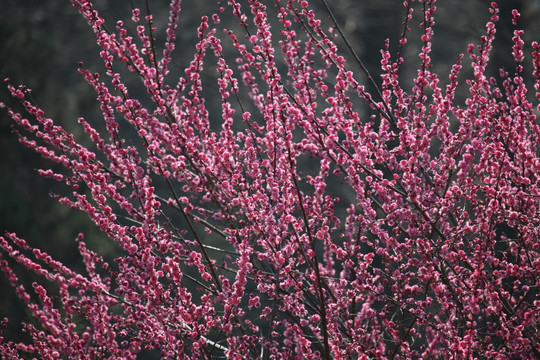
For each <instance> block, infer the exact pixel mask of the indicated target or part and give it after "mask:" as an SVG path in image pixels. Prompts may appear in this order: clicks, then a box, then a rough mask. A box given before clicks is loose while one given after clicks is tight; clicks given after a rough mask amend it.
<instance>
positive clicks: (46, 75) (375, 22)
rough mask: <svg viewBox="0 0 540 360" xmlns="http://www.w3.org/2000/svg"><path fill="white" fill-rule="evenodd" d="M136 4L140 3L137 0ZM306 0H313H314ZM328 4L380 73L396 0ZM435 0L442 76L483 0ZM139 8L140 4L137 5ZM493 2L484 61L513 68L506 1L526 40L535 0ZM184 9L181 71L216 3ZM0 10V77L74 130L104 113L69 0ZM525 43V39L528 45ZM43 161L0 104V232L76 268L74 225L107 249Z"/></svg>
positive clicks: (158, 7)
mask: <svg viewBox="0 0 540 360" xmlns="http://www.w3.org/2000/svg"><path fill="white" fill-rule="evenodd" d="M135 3H136V4H138V2H137V1H135ZM139 3H140V1H139ZM271 3H273V2H271ZM313 3H314V4H316V5H317V6H319V2H318V1H317V0H313ZM329 4H330V6H331V7H332V10H333V11H334V13H335V15H336V17H337V19H338V21H339V22H340V24H341V25H342V28H343V30H344V31H345V33H346V34H347V35H348V36H349V40H350V41H351V43H352V45H353V46H354V47H355V49H356V51H357V52H358V53H359V55H360V56H361V58H362V60H363V61H364V62H365V64H366V65H367V67H368V69H369V70H370V71H371V72H372V74H373V75H376V74H378V69H379V65H378V64H379V61H380V52H379V49H380V48H381V47H382V46H383V44H384V40H385V39H386V38H390V39H391V40H392V41H393V43H392V45H391V48H392V49H395V46H396V42H397V39H399V35H400V34H401V32H402V25H401V22H402V21H403V15H404V10H403V7H402V6H401V4H402V1H399V0H378V1H358V0H338V1H329ZM95 5H96V8H97V9H98V10H99V11H100V12H101V14H102V15H103V16H104V17H105V18H106V19H108V20H109V24H114V23H115V20H116V19H118V18H124V19H125V18H128V17H129V16H130V13H129V9H130V5H129V0H114V1H113V0H108V1H107V0H99V1H95ZM150 5H151V7H152V11H153V13H154V15H155V17H156V24H157V25H158V28H159V29H160V30H163V27H164V24H165V22H166V20H167V17H168V14H167V13H168V8H167V1H162V0H160V1H151V2H150ZM437 5H438V9H439V10H438V12H437V17H436V26H435V37H434V44H433V53H432V57H433V62H434V66H435V70H436V71H438V72H439V74H440V76H441V79H442V80H443V81H444V80H446V79H447V73H448V70H449V69H450V66H451V65H452V63H453V62H454V61H455V60H456V58H457V54H458V53H461V52H465V51H466V45H467V44H468V43H469V42H475V41H476V40H477V39H478V36H479V35H480V34H482V33H483V31H484V25H485V22H486V21H487V19H488V17H489V13H488V6H489V1H480V0H453V1H440V2H439V3H438V4H437ZM139 6H141V7H144V4H143V3H141V4H140V5H139ZM500 6H501V18H502V19H501V22H500V24H499V27H498V32H497V41H496V48H495V51H494V53H493V55H492V68H491V69H495V68H498V67H505V68H507V69H508V70H511V69H512V66H513V65H512V56H511V38H512V27H511V25H510V18H511V17H510V11H511V9H512V8H518V9H519V10H520V11H521V13H522V15H523V17H522V20H521V22H520V26H521V27H522V28H524V29H525V30H526V34H525V38H526V40H527V42H528V43H530V41H531V40H539V41H540V39H539V37H540V25H539V24H540V21H539V20H540V1H539V0H515V1H514V0H503V1H501V5H500ZM183 9H184V11H183V12H182V14H181V17H180V27H179V30H178V34H179V41H180V42H179V46H178V47H177V51H176V59H175V63H174V64H173V65H172V69H173V71H177V73H178V74H179V71H180V70H181V69H182V68H183V67H184V66H186V65H187V64H188V62H189V61H190V60H191V56H192V54H193V51H192V48H191V47H190V45H192V44H193V41H194V37H195V35H196V26H197V25H198V23H199V19H200V16H201V15H202V14H204V13H207V14H211V13H213V12H214V11H215V9H216V6H215V2H214V1H212V0H197V1H194V0H191V1H187V0H186V1H184V2H183ZM0 14H2V21H1V22H0V78H1V79H4V78H6V77H9V78H11V82H12V84H14V85H18V84H24V85H26V86H28V87H29V88H31V89H32V90H33V92H32V94H33V95H32V96H33V100H34V101H35V103H36V105H38V106H39V107H41V108H43V109H44V110H46V113H47V116H48V117H50V118H53V119H54V120H55V121H56V123H57V124H58V125H62V126H64V127H65V128H66V129H67V130H68V131H70V132H73V133H74V134H75V136H76V137H77V136H80V135H81V130H80V128H79V127H78V124H77V121H76V120H77V118H78V117H80V116H84V117H85V118H86V119H87V120H89V121H90V122H91V123H99V121H100V118H101V115H100V111H99V106H98V103H97V101H96V100H95V94H94V93H93V91H92V89H91V88H90V86H89V85H88V84H87V83H86V82H85V81H84V80H83V78H82V76H81V75H80V74H79V73H78V72H77V67H78V63H79V62H80V61H83V62H84V64H85V66H86V67H87V68H90V69H92V70H93V71H102V70H103V67H102V63H101V62H100V59H99V57H98V53H99V49H98V47H97V45H96V42H95V38H94V35H93V32H92V30H91V29H90V28H89V27H88V26H87V24H86V22H85V21H84V19H83V18H82V17H81V16H80V15H79V14H78V12H77V10H76V9H75V8H73V7H72V6H71V5H70V2H69V1H57V0H54V1H53V0H0ZM419 15H420V12H419V11H415V14H414V16H415V18H417V17H418V16H419ZM321 18H326V16H324V15H323V16H321ZM230 21H234V19H230ZM110 27H111V28H112V27H113V26H112V25H111V26H110ZM414 30H416V28H415V29H414ZM158 31H159V30H158ZM413 39H414V37H413V36H411V38H410V46H409V47H408V48H407V52H408V55H407V56H409V57H410V58H411V59H414V60H413V62H412V63H411V66H410V67H409V68H408V71H410V73H409V74H408V75H407V76H408V78H412V76H413V75H414V72H413V71H415V69H416V68H415V64H416V63H415V62H414V61H417V59H418V57H417V56H416V54H417V53H418V51H419V50H420V48H419V45H418V44H416V43H415V41H414V40H413ZM527 49H530V47H529V46H527ZM182 53H184V54H185V53H187V54H188V55H189V57H187V58H186V57H185V56H184V57H182ZM351 69H352V70H353V71H356V70H358V69H357V68H353V67H352V68H351ZM528 73H529V74H530V71H529V72H528ZM407 76H406V78H407ZM0 101H3V102H4V103H6V104H7V105H9V106H11V107H13V108H14V109H20V107H19V106H18V104H17V103H16V102H15V101H13V100H12V99H11V97H10V95H9V93H8V91H7V89H6V87H5V86H4V85H3V84H2V85H1V86H0ZM50 166H51V164H50V163H49V162H46V161H43V160H42V159H41V158H40V157H39V156H37V155H36V154H35V153H34V152H33V151H31V150H29V149H26V148H25V147H24V146H22V145H21V144H19V143H18V141H17V139H16V136H15V135H14V134H13V132H12V121H11V119H10V118H9V117H8V116H7V114H6V111H3V110H2V111H0V232H2V233H3V232H4V231H9V232H16V233H17V234H18V235H19V236H20V237H21V238H24V239H26V240H27V241H28V242H29V243H30V244H31V245H33V246H38V247H40V248H42V249H43V250H45V251H48V252H49V253H51V254H52V255H53V256H54V257H55V258H57V259H59V260H62V261H63V262H64V263H65V264H66V265H68V266H72V267H75V268H78V269H80V266H81V264H80V260H79V259H80V257H79V256H78V252H77V249H76V245H75V243H74V241H73V240H74V239H75V237H76V235H77V234H78V233H79V232H83V233H85V238H86V240H87V241H88V243H89V245H90V246H91V247H93V248H95V249H98V250H102V251H105V252H109V253H114V249H113V248H112V247H111V245H110V244H108V242H107V241H106V240H105V238H104V236H103V234H101V233H100V231H99V230H98V229H97V228H96V227H95V226H94V225H93V224H92V223H91V222H90V221H89V220H88V219H87V218H86V217H85V215H84V214H82V213H79V212H76V211H73V210H71V209H69V208H67V207H65V206H62V205H59V204H58V203H57V202H56V201H55V200H53V199H52V198H51V196H50V194H51V193H54V194H62V193H64V192H65V191H66V190H68V189H67V188H66V187H65V186H63V185H62V184H61V183H57V182H55V181H51V180H49V179H43V178H41V177H40V176H39V175H38V174H37V171H36V169H39V168H45V169H47V168H49V167H50ZM17 269H18V270H21V269H20V268H17ZM18 274H21V279H22V280H23V281H24V282H26V283H28V282H31V281H34V278H33V276H32V275H31V274H28V273H26V272H24V271H23V272H21V271H19V272H18ZM6 316H8V317H9V318H10V327H9V328H8V329H7V331H6V332H5V334H4V335H5V336H6V337H7V338H18V337H19V335H20V333H19V332H20V326H19V325H18V324H19V323H20V322H21V321H22V320H23V319H26V318H27V315H26V313H25V310H24V308H23V306H22V305H21V304H20V303H19V302H18V300H17V299H16V298H15V297H14V291H13V289H12V288H11V287H10V285H9V283H8V282H7V281H6V279H5V277H4V276H3V274H2V275H0V318H3V317H6Z"/></svg>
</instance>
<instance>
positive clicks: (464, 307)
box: [0, 0, 540, 359]
mask: <svg viewBox="0 0 540 360" xmlns="http://www.w3.org/2000/svg"><path fill="white" fill-rule="evenodd" d="M72 3H73V5H74V6H75V7H76V8H78V10H79V11H80V13H81V15H82V16H83V17H84V18H85V19H86V21H87V22H88V24H89V25H90V26H91V27H92V29H93V30H94V32H95V35H96V38H97V43H98V45H99V47H100V49H101V50H100V56H101V59H102V60H103V63H104V68H105V70H104V72H103V73H102V74H99V73H92V72H91V71H89V70H87V69H85V67H84V65H82V64H81V66H80V70H79V71H80V73H81V74H82V76H83V77H84V79H85V80H86V81H87V82H88V83H89V84H90V86H92V87H93V89H94V90H95V92H96V94H97V99H98V101H99V104H100V107H101V111H102V114H103V124H99V126H98V125H96V124H92V123H91V122H90V121H88V120H87V119H85V118H79V120H78V121H79V123H80V126H81V127H82V128H83V129H84V131H85V133H86V134H87V136H88V138H87V139H84V140H82V139H81V140H79V139H76V138H75V137H74V136H73V135H72V134H70V133H68V132H67V131H66V130H64V129H63V128H62V127H60V126H58V125H56V124H55V122H54V121H53V120H51V119H49V118H47V117H46V115H45V112H44V111H43V110H42V109H40V108H38V107H37V106H35V105H34V104H33V102H32V101H31V97H30V96H29V90H28V89H26V88H24V87H23V86H15V85H12V84H11V83H10V82H9V81H8V87H9V89H10V90H11V93H12V95H13V96H14V97H15V98H17V99H19V100H20V102H21V104H22V105H23V106H24V108H25V110H26V113H24V114H21V113H18V112H16V111H14V110H11V109H9V108H7V106H5V105H3V104H2V107H3V108H6V109H7V110H6V111H7V112H8V113H9V115H10V116H11V117H12V118H13V120H14V122H15V123H16V125H17V126H18V128H19V131H20V134H19V138H20V141H21V143H22V144H24V145H25V146H27V147H29V148H31V149H34V150H35V151H36V152H38V153H39V154H41V155H42V156H43V157H44V158H47V159H50V160H51V161H52V162H54V163H56V164H59V165H61V168H62V169H63V170H62V171H58V170H53V169H42V170H39V173H40V175H42V176H44V177H48V178H52V179H55V180H58V181H60V182H63V183H65V184H66V185H67V186H68V187H69V189H70V190H69V191H67V192H66V194H65V195H64V196H62V197H59V201H60V202H61V203H63V204H65V205H67V206H70V207H72V208H75V209H78V210H80V211H82V212H84V213H86V214H87V216H88V217H89V218H90V219H91V220H92V221H93V222H94V223H95V224H96V226H98V227H99V229H101V231H102V232H103V234H105V235H106V237H107V238H108V239H109V241H112V242H114V243H116V244H117V245H118V246H119V254H118V256H117V257H116V258H115V259H114V261H108V260H107V259H105V258H104V257H102V256H100V254H99V253H97V252H95V251H94V250H92V249H90V248H88V247H87V246H86V244H85V242H84V237H83V235H82V234H81V235H79V237H78V238H77V239H76V241H77V243H78V246H79V251H80V254H81V256H82V259H83V261H84V264H85V269H86V270H85V271H84V272H77V271H75V270H73V269H70V268H68V267H66V266H65V265H63V264H62V263H60V262H58V261H56V260H54V259H53V258H52V257H51V256H50V255H49V254H47V253H45V252H43V251H41V250H39V249H35V248H32V247H30V246H29V245H28V244H27V243H26V241H25V240H23V239H21V238H19V237H18V236H17V235H16V234H13V233H5V234H4V235H3V236H2V237H0V248H1V249H2V251H1V252H0V256H1V257H0V267H1V269H2V270H3V272H4V273H5V275H6V276H7V277H8V279H9V280H10V282H11V283H12V285H13V287H14V288H15V290H16V292H17V294H18V296H19V297H20V299H21V300H22V301H23V302H24V303H25V305H26V306H27V307H28V309H29V310H30V312H31V314H32V315H33V317H34V318H35V320H36V322H34V323H28V324H25V326H24V331H25V332H26V333H27V335H28V339H29V341H28V342H14V341H10V340H9V339H4V338H3V337H0V340H1V341H0V352H1V354H2V356H3V357H4V358H6V359H9V358H14V359H15V358H20V357H24V356H30V357H32V356H35V357H39V358H43V359H57V358H69V359H96V358H107V359H136V358H137V356H140V354H141V353H142V352H144V351H147V350H155V351H158V352H159V354H160V356H161V357H162V358H167V359H168V358H170V359H207V358H208V359H209V358H227V359H292V358H299V359H319V358H323V359H334V358H335V359H387V358H396V359H398V358H399V359H409V358H441V359H442V358H452V359H469V358H471V359H472V358H498V359H506V358H535V357H536V358H539V357H540V332H539V329H540V323H539V322H540V298H539V291H538V287H539V286H540V157H539V151H538V149H539V148H540V127H539V125H538V120H537V112H538V111H540V105H538V104H539V100H540V50H539V45H538V43H536V42H535V43H532V44H531V46H532V52H531V54H526V51H525V50H524V47H525V46H526V45H525V43H524V41H523V40H522V36H523V31H522V30H520V29H519V17H520V14H519V12H517V11H513V13H512V17H513V24H514V27H515V31H514V37H513V47H512V49H509V51H511V52H512V54H513V57H514V59H515V68H513V69H511V70H501V71H500V72H499V73H498V76H496V77H490V76H489V75H488V74H489V72H488V65H489V55H490V51H491V50H492V46H493V40H494V38H495V33H496V23H497V22H498V20H499V14H498V13H499V9H498V5H497V3H496V2H493V3H491V5H490V7H489V9H488V10H489V12H490V19H489V22H488V23H487V24H486V28H485V29H486V30H485V35H483V36H482V37H481V38H480V39H479V42H478V44H476V45H474V44H471V45H470V46H469V47H468V48H467V49H466V54H461V55H459V56H458V57H457V61H456V63H455V64H454V65H453V66H452V68H451V71H450V74H449V76H448V77H440V76H439V74H436V73H435V72H434V71H433V70H432V68H433V66H432V59H431V57H430V52H431V44H432V43H431V41H432V36H433V25H434V23H435V17H436V14H437V13H436V11H437V10H436V6H435V1H434V0H422V1H419V4H418V6H417V5H416V4H415V3H413V1H412V0H406V1H405V2H404V3H403V5H404V12H405V19H404V22H403V36H402V37H401V39H400V41H399V44H397V48H398V50H397V51H395V52H393V51H391V50H390V49H391V44H390V43H389V42H387V43H386V45H385V47H384V48H383V49H382V50H381V61H380V77H379V78H374V77H373V76H372V75H371V74H369V72H368V71H367V69H366V67H365V66H364V65H363V63H362V62H361V60H360V59H359V58H358V57H357V56H356V54H355V53H354V51H352V49H351V52H350V53H349V52H348V51H347V49H346V47H344V48H340V47H338V45H337V44H338V41H339V43H343V42H344V43H346V44H348V42H347V39H346V37H345V35H344V34H343V32H342V31H341V28H340V26H339V24H338V22H337V21H336V20H335V18H334V17H333V15H332V13H331V11H330V9H329V8H328V6H326V7H325V9H326V10H327V12H326V13H325V12H322V13H318V12H316V11H314V8H313V7H312V6H313V4H311V3H310V2H309V1H307V0H281V1H276V2H267V1H260V0H249V1H245V2H242V1H237V0H229V1H227V3H226V4H225V3H218V10H217V11H216V12H215V13H214V14H210V15H209V16H204V17H203V18H202V20H201V23H200V26H199V27H198V29H194V31H196V34H197V38H198V41H197V43H196V45H195V46H194V48H193V49H192V51H191V54H192V56H193V57H192V60H191V61H190V63H189V65H188V66H187V67H186V68H185V69H184V71H183V74H182V75H181V76H180V77H179V78H178V79H172V76H171V74H172V72H170V69H169V67H170V65H171V63H173V62H174V61H175V60H173V55H174V54H176V53H175V44H176V33H177V28H178V26H179V22H178V19H179V14H180V12H181V11H182V9H181V1H180V0H172V1H171V4H170V18H169V21H168V25H167V27H166V29H165V30H164V33H165V35H164V42H163V43H159V41H158V37H157V36H156V34H157V33H158V29H157V27H156V25H155V22H154V19H153V17H152V14H151V12H150V11H149V9H148V7H146V8H145V9H143V10H140V9H138V8H133V10H132V21H133V23H134V26H131V24H130V25H129V26H128V24H125V23H124V22H122V21H118V22H117V23H116V24H115V25H110V24H109V23H108V22H106V21H105V19H104V18H102V17H101V16H100V14H99V12H98V11H97V10H96V8H95V7H94V6H93V4H92V2H91V1H89V0H72ZM323 3H324V4H325V5H326V1H323ZM319 10H320V9H319ZM415 11H416V12H419V13H420V15H419V18H420V21H419V23H418V24H415V20H414V19H415V18H414V17H413V13H414V12H415ZM225 16H230V17H232V18H233V19H236V21H237V24H238V27H237V28H234V29H229V28H226V27H225V26H224V25H223V21H222V20H223V19H224V17H225ZM328 18H329V19H330V29H326V25H324V24H328V21H327V20H328ZM417 25H418V26H420V29H421V36H420V38H419V39H409V38H408V36H409V35H408V34H409V31H408V30H409V29H410V28H411V27H412V26H417ZM129 29H134V30H132V31H130V30H129ZM183 31H187V30H183ZM411 42H417V43H419V44H420V45H421V46H420V47H419V49H420V51H419V53H418V54H417V55H418V56H419V58H420V61H419V67H418V69H417V73H416V75H415V77H414V80H413V82H412V84H410V85H408V84H407V82H405V81H403V80H402V77H401V78H400V74H401V69H402V65H403V64H404V63H406V62H407V61H411V62H413V63H414V62H416V59H406V58H404V57H403V56H404V55H403V54H404V53H405V52H404V51H402V50H403V49H404V48H405V47H407V46H408V44H409V43H411ZM186 53H187V50H186V49H182V56H186V55H185V54H186ZM230 54H236V55H234V56H232V57H231V55H230ZM527 59H529V60H527ZM531 60H532V69H533V72H532V74H529V73H527V71H526V69H528V68H529V63H527V64H526V62H527V61H531ZM465 66H470V67H471V69H472V76H471V77H469V78H464V75H463V74H462V69H463V68H464V67H465ZM353 69H360V71H358V72H356V70H355V71H353ZM209 72H212V74H210V75H208V73H209ZM129 77H134V78H137V79H139V80H140V83H141V84H142V86H144V89H145V90H146V98H145V99H141V98H139V97H138V96H139V95H140V94H138V93H136V92H134V93H132V92H131V90H130V87H129V86H128V85H127V81H126V78H129ZM208 79H214V81H213V82H209V80H208ZM362 79H367V80H362ZM531 80H532V81H531ZM531 82H532V84H533V89H532V91H531V92H529V93H528V92H527V86H528V85H527V84H529V83H531ZM529 87H530V86H529ZM135 94H137V95H135ZM209 94H211V95H209ZM458 94H465V100H464V101H461V100H459V99H458V96H457V95H458ZM216 104H217V105H216ZM98 128H100V129H102V130H98ZM129 128H131V129H134V130H135V131H131V130H129ZM130 131H131V132H130ZM88 139H89V140H88ZM58 168H59V167H58V166H56V167H55V168H54V169H58ZM13 262H17V263H19V264H21V265H23V266H24V267H26V268H27V269H28V270H29V271H32V272H35V273H36V274H38V275H39V276H40V277H41V278H42V279H43V283H42V284H39V283H34V285H33V289H28V288H27V287H25V286H24V284H22V282H20V281H19V278H18V276H17V274H16V273H15V272H14V271H13ZM51 283H52V284H55V287H51V286H49V284H51ZM2 325H3V326H4V327H5V326H7V319H5V320H4V321H3V322H2Z"/></svg>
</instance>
